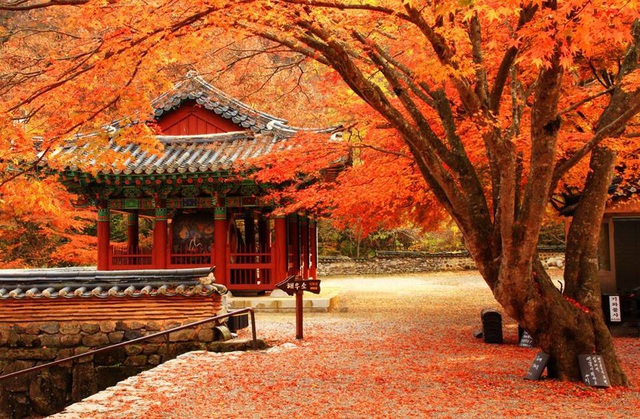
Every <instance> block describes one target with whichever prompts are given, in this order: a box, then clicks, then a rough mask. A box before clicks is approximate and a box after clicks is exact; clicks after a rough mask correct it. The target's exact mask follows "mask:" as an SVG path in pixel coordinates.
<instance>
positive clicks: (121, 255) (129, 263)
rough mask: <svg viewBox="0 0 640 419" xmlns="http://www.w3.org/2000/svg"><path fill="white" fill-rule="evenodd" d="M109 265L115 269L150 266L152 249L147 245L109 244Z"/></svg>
mask: <svg viewBox="0 0 640 419" xmlns="http://www.w3.org/2000/svg"><path fill="white" fill-rule="evenodd" d="M110 247H111V263H110V265H111V267H113V268H115V269H130V268H133V269H140V268H152V267H153V265H154V263H153V249H152V248H151V247H150V246H149V247H147V246H144V247H131V246H127V245H126V244H114V245H111V246H110Z"/></svg>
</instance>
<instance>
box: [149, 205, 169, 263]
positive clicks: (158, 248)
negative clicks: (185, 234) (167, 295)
mask: <svg viewBox="0 0 640 419" xmlns="http://www.w3.org/2000/svg"><path fill="white" fill-rule="evenodd" d="M167 215H168V212H167V207H166V203H165V201H164V199H163V200H160V201H159V202H158V206H157V207H156V218H155V223H154V224H153V253H154V255H155V259H156V260H155V261H154V266H155V268H156V269H165V268H166V267H167Z"/></svg>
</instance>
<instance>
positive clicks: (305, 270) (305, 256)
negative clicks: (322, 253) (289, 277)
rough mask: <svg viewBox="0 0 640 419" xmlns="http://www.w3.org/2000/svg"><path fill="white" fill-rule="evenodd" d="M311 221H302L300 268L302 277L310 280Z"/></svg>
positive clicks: (304, 219) (306, 219)
mask: <svg viewBox="0 0 640 419" xmlns="http://www.w3.org/2000/svg"><path fill="white" fill-rule="evenodd" d="M309 259H310V258H309V219H308V218H307V217H303V218H302V219H301V220H300V268H301V269H302V273H301V275H302V277H303V278H304V279H307V278H309Z"/></svg>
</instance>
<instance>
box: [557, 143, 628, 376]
mask: <svg viewBox="0 0 640 419" xmlns="http://www.w3.org/2000/svg"><path fill="white" fill-rule="evenodd" d="M614 163H615V153H614V152H613V151H612V150H609V149H606V148H604V147H599V148H596V149H595V150H594V151H593V152H592V154H591V161H590V169H591V171H590V173H589V176H588V178H587V183H586V185H585V188H584V190H583V192H582V195H581V197H580V202H579V204H578V208H577V209H576V212H575V214H574V217H573V220H572V222H571V227H570V229H569V234H568V236H567V250H566V257H565V260H566V264H565V284H566V290H565V295H566V296H567V297H569V298H573V299H575V300H576V301H579V302H580V304H581V305H583V306H584V307H585V308H586V309H587V310H588V317H589V320H590V321H591V323H592V325H591V329H592V332H591V333H592V334H593V341H592V342H591V344H592V348H593V352H596V353H598V354H601V355H602V356H603V357H604V359H605V363H606V366H607V372H608V373H609V378H610V380H611V382H612V383H613V384H627V383H628V382H627V378H626V376H625V374H624V372H623V371H622V369H621V367H620V363H619V362H618V359H617V358H616V355H615V351H614V348H613V340H612V338H611V334H610V332H609V329H608V328H607V326H606V324H605V322H604V315H603V312H602V305H601V296H600V281H599V277H598V255H597V252H598V238H599V235H600V226H601V224H602V216H603V214H604V210H605V205H606V201H607V198H608V194H607V190H608V188H609V185H611V180H612V176H613V167H614Z"/></svg>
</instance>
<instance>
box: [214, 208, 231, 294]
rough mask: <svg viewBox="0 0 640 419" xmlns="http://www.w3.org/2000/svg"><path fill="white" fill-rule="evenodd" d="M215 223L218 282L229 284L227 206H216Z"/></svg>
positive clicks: (215, 257)
mask: <svg viewBox="0 0 640 419" xmlns="http://www.w3.org/2000/svg"><path fill="white" fill-rule="evenodd" d="M214 217H215V218H214V225H213V260H214V264H215V267H216V269H215V277H216V283H218V284H222V285H229V283H228V281H229V279H228V275H227V230H229V220H227V207H215V209H214Z"/></svg>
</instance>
